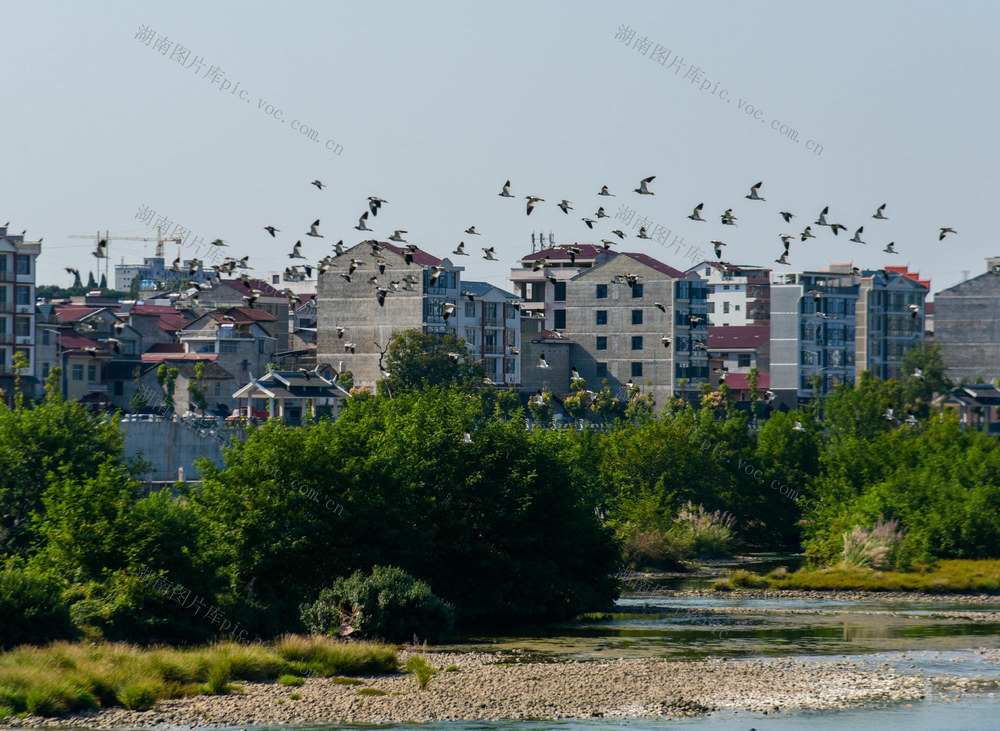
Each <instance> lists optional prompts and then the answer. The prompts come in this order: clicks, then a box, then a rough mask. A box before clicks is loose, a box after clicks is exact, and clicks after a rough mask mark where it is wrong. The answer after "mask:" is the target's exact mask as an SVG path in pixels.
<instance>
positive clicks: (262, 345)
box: [257, 340, 267, 355]
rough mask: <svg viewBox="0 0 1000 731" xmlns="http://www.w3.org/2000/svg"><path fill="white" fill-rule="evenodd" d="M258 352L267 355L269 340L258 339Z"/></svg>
mask: <svg viewBox="0 0 1000 731" xmlns="http://www.w3.org/2000/svg"><path fill="white" fill-rule="evenodd" d="M257 352H258V353H260V354H262V355H266V354H267V341H266V340H258V341H257Z"/></svg>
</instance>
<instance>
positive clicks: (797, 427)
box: [792, 421, 806, 431]
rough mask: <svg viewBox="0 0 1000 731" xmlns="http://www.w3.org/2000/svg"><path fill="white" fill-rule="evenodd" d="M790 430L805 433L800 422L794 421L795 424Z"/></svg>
mask: <svg viewBox="0 0 1000 731" xmlns="http://www.w3.org/2000/svg"><path fill="white" fill-rule="evenodd" d="M792 429H793V430H794V431H805V430H806V428H805V427H804V426H802V422H801V421H796V422H795V426H793V427H792Z"/></svg>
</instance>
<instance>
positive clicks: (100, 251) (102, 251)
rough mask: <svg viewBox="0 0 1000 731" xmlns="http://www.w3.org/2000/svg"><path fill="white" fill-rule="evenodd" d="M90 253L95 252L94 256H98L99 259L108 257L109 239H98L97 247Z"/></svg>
mask: <svg viewBox="0 0 1000 731" xmlns="http://www.w3.org/2000/svg"><path fill="white" fill-rule="evenodd" d="M90 253H91V254H93V255H94V256H96V257H97V258H98V259H107V258H108V240H107V239H101V240H100V241H98V242H97V248H96V249H94V250H93V251H92V252H90Z"/></svg>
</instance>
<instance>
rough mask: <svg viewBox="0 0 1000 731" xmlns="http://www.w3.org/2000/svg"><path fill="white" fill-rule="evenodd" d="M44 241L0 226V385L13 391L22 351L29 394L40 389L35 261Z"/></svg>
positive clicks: (24, 385) (24, 382)
mask: <svg viewBox="0 0 1000 731" xmlns="http://www.w3.org/2000/svg"><path fill="white" fill-rule="evenodd" d="M41 251H42V245H41V243H40V242H37V241H35V242H31V241H25V240H24V234H11V233H8V231H7V226H0V389H3V391H4V393H6V394H8V395H9V396H10V395H12V394H13V388H12V386H13V385H14V381H15V379H16V378H17V377H18V374H16V373H15V372H14V368H13V363H14V354H15V353H21V354H22V355H24V357H25V358H27V361H28V365H27V368H25V370H24V371H22V372H21V373H20V374H19V375H20V380H21V388H22V389H23V390H24V392H25V393H26V395H28V396H33V395H36V393H37V392H38V391H39V388H38V386H39V383H40V379H39V375H40V373H39V369H38V365H37V362H36V361H37V358H36V353H35V263H36V260H37V259H38V255H39V254H40V253H41Z"/></svg>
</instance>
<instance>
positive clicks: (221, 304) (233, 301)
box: [198, 279, 289, 352]
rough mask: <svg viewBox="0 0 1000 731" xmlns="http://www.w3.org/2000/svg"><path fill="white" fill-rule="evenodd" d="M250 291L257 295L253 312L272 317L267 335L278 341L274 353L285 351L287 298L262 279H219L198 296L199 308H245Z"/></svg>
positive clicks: (250, 294)
mask: <svg viewBox="0 0 1000 731" xmlns="http://www.w3.org/2000/svg"><path fill="white" fill-rule="evenodd" d="M253 290H256V291H257V292H259V293H260V294H259V295H258V297H257V300H256V301H255V302H254V303H253V308H252V309H254V310H260V311H261V312H265V313H267V314H268V315H271V316H272V317H273V318H274V320H273V321H272V322H273V324H272V325H269V326H268V328H267V329H268V331H269V332H270V333H271V335H272V336H273V337H274V338H276V339H277V345H276V346H275V349H276V351H278V352H280V351H284V350H288V320H289V315H288V297H286V296H285V294H284V292H281V291H279V290H277V289H275V288H274V287H273V286H271V285H270V284H268V283H267V282H265V281H263V280H261V279H248V280H247V281H245V282H244V281H243V280H241V279H222V280H220V281H218V282H217V283H216V284H215V285H214V286H213V287H212V288H211V289H205V290H201V291H199V292H198V305H199V306H200V307H201V308H214V309H221V310H228V309H230V308H233V307H240V308H243V307H247V305H248V300H247V299H245V298H249V297H251V296H252V293H253Z"/></svg>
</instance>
